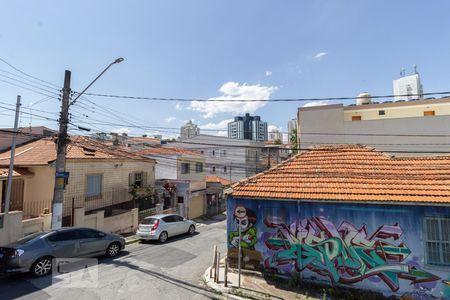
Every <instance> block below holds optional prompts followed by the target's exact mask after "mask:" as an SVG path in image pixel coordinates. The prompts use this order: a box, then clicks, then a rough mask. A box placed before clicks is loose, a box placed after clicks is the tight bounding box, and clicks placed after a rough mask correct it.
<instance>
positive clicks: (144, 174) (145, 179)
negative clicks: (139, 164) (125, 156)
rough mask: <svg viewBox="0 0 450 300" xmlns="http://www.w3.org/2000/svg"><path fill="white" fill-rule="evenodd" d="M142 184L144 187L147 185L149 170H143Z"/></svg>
mask: <svg viewBox="0 0 450 300" xmlns="http://www.w3.org/2000/svg"><path fill="white" fill-rule="evenodd" d="M142 186H143V187H147V186H148V183H147V172H142Z"/></svg>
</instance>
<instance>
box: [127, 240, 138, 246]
mask: <svg viewBox="0 0 450 300" xmlns="http://www.w3.org/2000/svg"><path fill="white" fill-rule="evenodd" d="M137 242H139V239H130V240H125V245H130V244H134V243H137Z"/></svg>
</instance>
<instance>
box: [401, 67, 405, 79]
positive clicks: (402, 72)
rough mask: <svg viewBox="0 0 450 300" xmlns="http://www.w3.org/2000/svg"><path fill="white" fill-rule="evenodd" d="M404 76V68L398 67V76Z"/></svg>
mask: <svg viewBox="0 0 450 300" xmlns="http://www.w3.org/2000/svg"><path fill="white" fill-rule="evenodd" d="M403 76H405V68H401V69H400V77H403Z"/></svg>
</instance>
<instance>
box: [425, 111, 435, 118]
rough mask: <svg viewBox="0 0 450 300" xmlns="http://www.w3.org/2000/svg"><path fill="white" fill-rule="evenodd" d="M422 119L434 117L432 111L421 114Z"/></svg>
mask: <svg viewBox="0 0 450 300" xmlns="http://www.w3.org/2000/svg"><path fill="white" fill-rule="evenodd" d="M423 116H424V117H432V116H434V110H426V111H424V112H423Z"/></svg>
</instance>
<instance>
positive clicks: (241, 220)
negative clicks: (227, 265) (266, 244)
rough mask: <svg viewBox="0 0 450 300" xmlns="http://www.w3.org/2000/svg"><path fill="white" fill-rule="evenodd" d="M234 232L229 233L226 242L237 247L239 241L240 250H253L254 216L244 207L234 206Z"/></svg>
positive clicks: (254, 238) (254, 239)
mask: <svg viewBox="0 0 450 300" xmlns="http://www.w3.org/2000/svg"><path fill="white" fill-rule="evenodd" d="M233 220H234V227H235V231H231V232H230V233H229V236H228V242H229V244H230V245H231V246H233V247H236V248H237V247H238V246H239V240H240V243H241V247H242V248H246V249H254V248H255V244H256V242H257V240H256V227H255V224H256V214H255V213H254V212H253V211H252V210H251V209H249V208H246V207H244V206H240V205H239V206H236V208H235V209H234V213H233ZM239 228H240V229H241V238H240V239H239Z"/></svg>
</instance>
